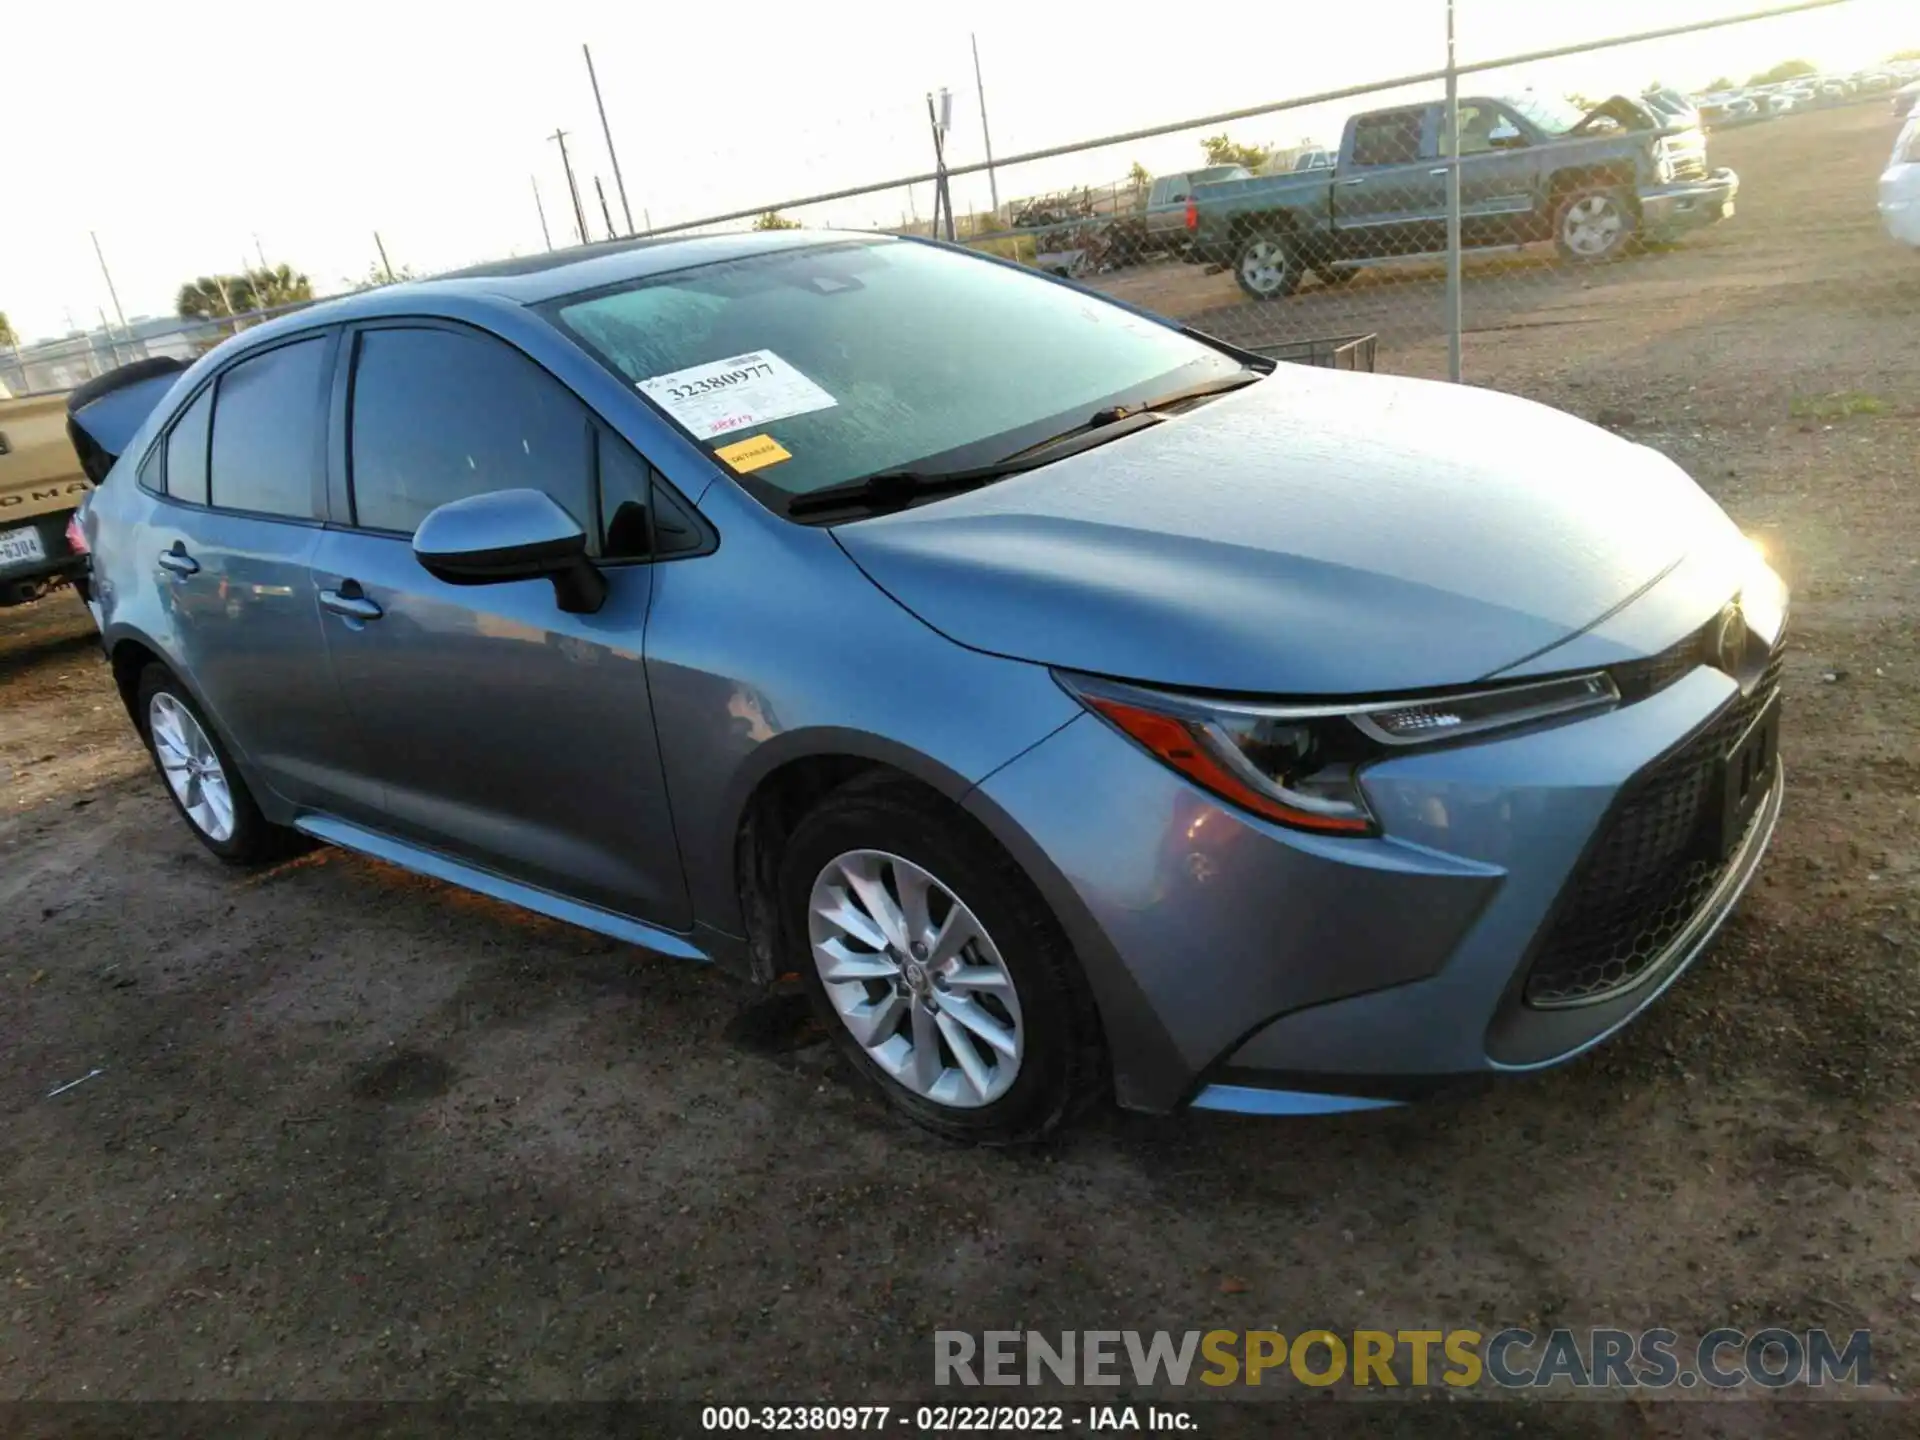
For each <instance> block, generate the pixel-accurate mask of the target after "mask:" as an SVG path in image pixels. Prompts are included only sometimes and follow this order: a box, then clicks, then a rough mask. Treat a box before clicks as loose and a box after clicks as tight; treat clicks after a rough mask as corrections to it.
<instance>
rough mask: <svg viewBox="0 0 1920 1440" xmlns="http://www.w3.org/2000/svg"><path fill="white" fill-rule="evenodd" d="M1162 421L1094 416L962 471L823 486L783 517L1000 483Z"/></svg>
mask: <svg viewBox="0 0 1920 1440" xmlns="http://www.w3.org/2000/svg"><path fill="white" fill-rule="evenodd" d="M1166 418H1167V417H1166V416H1164V415H1155V414H1152V413H1150V412H1148V411H1146V410H1141V411H1138V412H1135V411H1131V410H1130V411H1128V412H1127V413H1126V414H1125V415H1119V416H1115V417H1113V418H1112V419H1110V420H1100V419H1098V418H1097V417H1096V418H1095V419H1094V420H1093V421H1090V422H1089V423H1088V424H1086V425H1077V426H1075V427H1074V428H1073V429H1071V430H1069V431H1067V432H1065V433H1064V434H1061V435H1055V436H1054V437H1053V438H1051V439H1049V440H1042V441H1041V442H1040V443H1039V444H1037V445H1029V446H1028V447H1027V448H1026V449H1025V450H1021V451H1018V452H1016V453H1015V454H1012V455H1008V456H1004V457H1003V458H1001V459H999V460H994V461H990V462H989V463H987V464H985V465H974V466H970V467H968V468H967V469H965V470H880V471H876V472H875V473H874V474H872V475H863V476H861V477H860V478H859V479H858V480H849V481H847V482H846V483H845V484H843V485H829V486H827V487H826V488H825V489H822V490H810V491H808V492H807V493H806V494H804V495H796V496H794V497H793V499H791V500H789V501H788V502H787V514H789V515H810V514H813V513H815V512H816V511H820V510H850V509H857V508H859V507H862V506H865V507H866V508H868V509H872V510H878V509H898V508H899V507H900V506H903V505H910V504H912V503H913V502H914V501H916V500H921V499H924V498H926V497H927V496H929V495H951V494H953V493H954V492H955V491H959V490H972V489H975V488H977V487H979V486H981V485H987V484H991V483H992V482H993V481H995V480H1004V479H1006V478H1007V476H1009V475H1018V474H1019V473H1020V472H1021V471H1023V470H1037V469H1039V468H1040V467H1041V466H1042V465H1048V464H1051V463H1052V462H1053V461H1055V460H1059V459H1063V458H1065V457H1066V456H1068V455H1071V454H1073V453H1075V452H1076V451H1080V450H1091V449H1092V448H1093V447H1094V446H1095V445H1104V444H1105V443H1106V442H1107V441H1109V440H1118V439H1119V438H1120V437H1121V436H1122V435H1130V434H1132V433H1133V432H1134V431H1135V430H1144V429H1146V428H1147V427H1148V426H1149V425H1158V424H1160V423H1161V422H1162V421H1163V420H1165V419H1166Z"/></svg>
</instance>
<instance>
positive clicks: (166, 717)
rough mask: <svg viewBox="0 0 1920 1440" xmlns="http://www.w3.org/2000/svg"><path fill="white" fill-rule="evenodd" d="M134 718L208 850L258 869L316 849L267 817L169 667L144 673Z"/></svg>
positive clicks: (185, 815) (171, 792)
mask: <svg viewBox="0 0 1920 1440" xmlns="http://www.w3.org/2000/svg"><path fill="white" fill-rule="evenodd" d="M134 714H135V716H136V723H137V724H138V726H139V728H140V737H141V738H142V739H143V740H145V741H146V742H147V751H148V753H149V754H151V755H152V756H153V764H154V768H155V769H156V770H158V771H159V772H160V779H161V781H162V783H164V784H165V785H166V787H167V795H168V797H169V798H170V799H172V801H173V808H174V809H176V810H178V811H179V812H180V818H181V819H183V820H185V821H186V822H187V828H188V829H189V830H191V831H192V832H193V835H194V838H195V839H196V840H198V841H199V842H200V843H201V844H202V845H204V846H206V847H207V849H209V850H211V851H212V852H213V853H214V854H215V855H217V856H219V857H220V858H221V859H222V860H224V861H226V862H227V863H228V864H229V865H257V864H261V863H263V862H265V861H270V860H280V859H284V858H285V857H286V856H288V855H293V854H297V853H299V852H300V851H302V850H306V849H310V848H312V845H313V843H314V842H313V841H311V840H309V839H308V838H307V837H306V836H304V835H302V834H300V833H299V832H298V831H296V830H288V829H286V828H284V827H283V826H279V825H275V824H272V823H271V822H269V821H268V819H267V818H266V816H264V815H262V814H261V813H260V807H259V806H258V805H257V804H255V803H254V798H253V792H252V791H251V790H249V789H248V788H247V782H246V781H245V780H244V779H242V778H241V775H240V770H239V767H238V766H236V765H235V764H234V763H233V756H232V754H231V753H230V752H229V751H228V749H227V747H226V745H225V744H224V743H222V741H221V739H220V735H219V732H218V731H216V730H215V729H214V727H213V725H212V723H211V722H209V721H208V719H207V717H206V715H205V714H204V713H202V711H201V709H200V707H199V705H198V704H196V703H195V702H194V699H193V697H192V696H191V695H190V694H188V693H187V689H186V687H185V686H184V685H182V684H181V683H180V682H179V681H178V680H177V679H175V678H174V675H173V672H172V671H170V670H168V669H167V667H166V666H164V665H159V664H154V665H149V666H147V668H146V669H145V670H143V671H141V673H140V684H139V687H138V689H137V690H136V691H135V699H134Z"/></svg>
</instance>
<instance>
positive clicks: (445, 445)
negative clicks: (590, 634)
mask: <svg viewBox="0 0 1920 1440" xmlns="http://www.w3.org/2000/svg"><path fill="white" fill-rule="evenodd" d="M591 442H592V429H591V427H590V426H589V424H588V421H587V414H586V410H585V407H583V406H582V405H581V404H580V403H579V401H577V400H575V399H574V398H573V397H572V396H571V395H569V394H568V393H567V392H566V391H565V390H564V389H562V388H561V387H560V385H559V384H558V382H556V381H555V380H553V379H552V378H551V377H550V376H549V375H547V373H546V372H545V371H544V370H542V369H541V368H540V367H539V366H537V365H535V364H534V363H533V362H532V361H530V360H528V359H527V358H526V357H524V356H522V355H521V354H519V353H518V352H517V351H515V350H512V349H510V348H508V347H507V346H506V345H504V344H502V343H501V342H500V341H498V340H492V339H488V338H485V337H483V336H479V335H466V334H460V333H457V332H455V331H450V330H425V329H422V330H404V329H395V330H369V331H366V332H365V333H363V334H362V335H361V336H360V344H359V354H358V357H357V359H356V361H355V365H354V373H353V413H352V421H351V431H350V437H349V444H348V449H349V455H350V457H351V463H352V474H353V513H354V519H355V522H356V523H357V524H360V525H363V526H365V527H366V528H368V529H371V530H395V531H400V532H403V533H405V534H409V535H410V534H412V533H413V531H414V530H415V529H417V528H418V527H419V524H420V522H421V521H422V520H424V519H425V518H426V517H427V514H428V512H429V511H431V510H433V509H435V508H436V507H438V506H441V505H444V504H446V503H447V502H448V501H450V500H462V499H465V498H466V497H467V496H469V495H484V494H487V493H489V492H490V491H494V490H515V489H528V490H544V491H545V492H546V493H547V494H548V495H549V496H551V497H552V498H553V500H554V501H555V502H556V503H557V504H558V505H559V506H560V507H561V508H562V509H564V510H565V511H566V512H567V513H568V514H570V515H572V516H573V518H574V519H575V520H577V521H579V522H580V525H581V528H582V529H584V530H586V531H587V532H588V534H589V536H590V537H593V532H594V531H595V529H596V528H597V527H596V525H595V516H594V506H593V496H592V489H591V487H592V478H593V455H592V450H591V449H590V445H591ZM593 538H597V537H593ZM595 549H596V550H597V549H598V546H597V545H596V546H595Z"/></svg>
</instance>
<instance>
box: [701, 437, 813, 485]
mask: <svg viewBox="0 0 1920 1440" xmlns="http://www.w3.org/2000/svg"><path fill="white" fill-rule="evenodd" d="M713 453H714V454H715V455H717V456H719V457H720V458H721V459H722V460H724V461H726V462H727V464H729V465H731V466H732V467H733V468H734V469H735V470H736V471H738V472H739V473H740V474H742V475H744V474H746V473H747V472H748V471H749V470H758V469H760V468H761V467H763V466H766V465H778V464H779V463H780V462H781V461H782V460H791V459H792V458H793V456H792V455H791V454H789V453H788V451H787V449H786V447H785V446H784V445H782V444H781V443H780V442H779V441H778V440H776V439H774V438H773V437H772V436H771V435H755V436H754V437H753V438H752V439H750V440H736V441H734V442H733V444H731V445H722V446H721V447H720V448H719V449H718V450H716V451H714V452H713Z"/></svg>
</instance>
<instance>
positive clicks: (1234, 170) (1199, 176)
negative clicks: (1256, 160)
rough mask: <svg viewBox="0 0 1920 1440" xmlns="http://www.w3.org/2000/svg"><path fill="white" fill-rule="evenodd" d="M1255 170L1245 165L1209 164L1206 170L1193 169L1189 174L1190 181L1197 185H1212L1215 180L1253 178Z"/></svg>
mask: <svg viewBox="0 0 1920 1440" xmlns="http://www.w3.org/2000/svg"><path fill="white" fill-rule="evenodd" d="M1252 178H1253V172H1252V171H1251V170H1249V169H1247V167H1246V166H1244V165H1209V166H1207V168H1206V169H1204V170H1193V171H1189V172H1188V174H1187V179H1188V181H1189V182H1191V183H1192V184H1195V185H1210V184H1212V183H1213V182H1214V181H1215V180H1251V179H1252Z"/></svg>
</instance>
